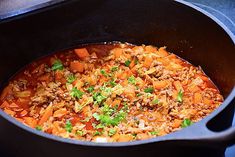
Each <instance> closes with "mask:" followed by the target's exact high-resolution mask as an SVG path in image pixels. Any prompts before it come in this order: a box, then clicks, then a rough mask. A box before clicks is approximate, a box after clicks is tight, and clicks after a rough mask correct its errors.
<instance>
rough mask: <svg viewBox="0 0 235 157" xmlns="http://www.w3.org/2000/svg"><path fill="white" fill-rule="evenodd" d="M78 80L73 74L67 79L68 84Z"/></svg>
mask: <svg viewBox="0 0 235 157" xmlns="http://www.w3.org/2000/svg"><path fill="white" fill-rule="evenodd" d="M75 80H76V77H75V75H73V74H71V75H69V76H68V77H67V82H68V83H73V82H74V81H75Z"/></svg>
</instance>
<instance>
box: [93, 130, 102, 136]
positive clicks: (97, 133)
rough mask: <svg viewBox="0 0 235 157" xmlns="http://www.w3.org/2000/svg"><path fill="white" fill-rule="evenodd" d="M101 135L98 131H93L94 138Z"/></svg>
mask: <svg viewBox="0 0 235 157" xmlns="http://www.w3.org/2000/svg"><path fill="white" fill-rule="evenodd" d="M101 134H102V133H101V132H100V131H95V132H94V134H93V135H94V136H98V135H101Z"/></svg>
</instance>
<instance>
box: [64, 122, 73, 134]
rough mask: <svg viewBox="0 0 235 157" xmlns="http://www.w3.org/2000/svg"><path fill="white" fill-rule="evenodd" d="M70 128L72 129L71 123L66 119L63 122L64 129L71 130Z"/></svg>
mask: <svg viewBox="0 0 235 157" xmlns="http://www.w3.org/2000/svg"><path fill="white" fill-rule="evenodd" d="M72 129H73V126H72V123H71V122H70V121H69V120H68V121H66V123H65V130H66V131H67V132H72Z"/></svg>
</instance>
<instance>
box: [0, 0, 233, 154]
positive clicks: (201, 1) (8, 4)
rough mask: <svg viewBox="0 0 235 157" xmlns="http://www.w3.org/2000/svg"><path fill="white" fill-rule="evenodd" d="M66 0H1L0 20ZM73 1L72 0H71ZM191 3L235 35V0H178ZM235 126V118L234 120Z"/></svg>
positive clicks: (228, 150) (231, 148)
mask: <svg viewBox="0 0 235 157" xmlns="http://www.w3.org/2000/svg"><path fill="white" fill-rule="evenodd" d="M65 1H66V0H30V1H29V0H20V1H18V0H1V1H0V20H3V19H7V18H10V17H14V16H18V15H21V14H25V13H28V12H31V11H34V10H38V9H40V8H44V7H49V6H50V7H51V6H53V5H55V4H58V3H62V2H65ZM70 1H71V0H70ZM177 1H180V2H188V3H191V4H193V5H195V6H197V7H199V8H201V9H203V10H204V11H206V12H209V13H210V14H212V15H214V16H215V17H216V18H217V19H218V20H219V21H220V22H222V23H223V24H224V25H225V26H226V27H227V28H228V29H229V30H230V31H231V32H232V35H233V36H235V1H234V0H177ZM233 125H234V126H235V118H234V120H233ZM234 156H235V146H232V147H229V148H227V150H226V152H225V157H234Z"/></svg>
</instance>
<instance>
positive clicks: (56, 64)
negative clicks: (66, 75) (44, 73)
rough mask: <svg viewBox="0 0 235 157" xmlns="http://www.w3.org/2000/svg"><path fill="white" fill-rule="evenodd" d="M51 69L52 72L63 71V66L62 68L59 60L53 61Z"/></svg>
mask: <svg viewBox="0 0 235 157" xmlns="http://www.w3.org/2000/svg"><path fill="white" fill-rule="evenodd" d="M51 69H52V70H63V69H64V66H63V64H62V62H61V61H60V60H55V62H54V63H53V65H52V67H51Z"/></svg>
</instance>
